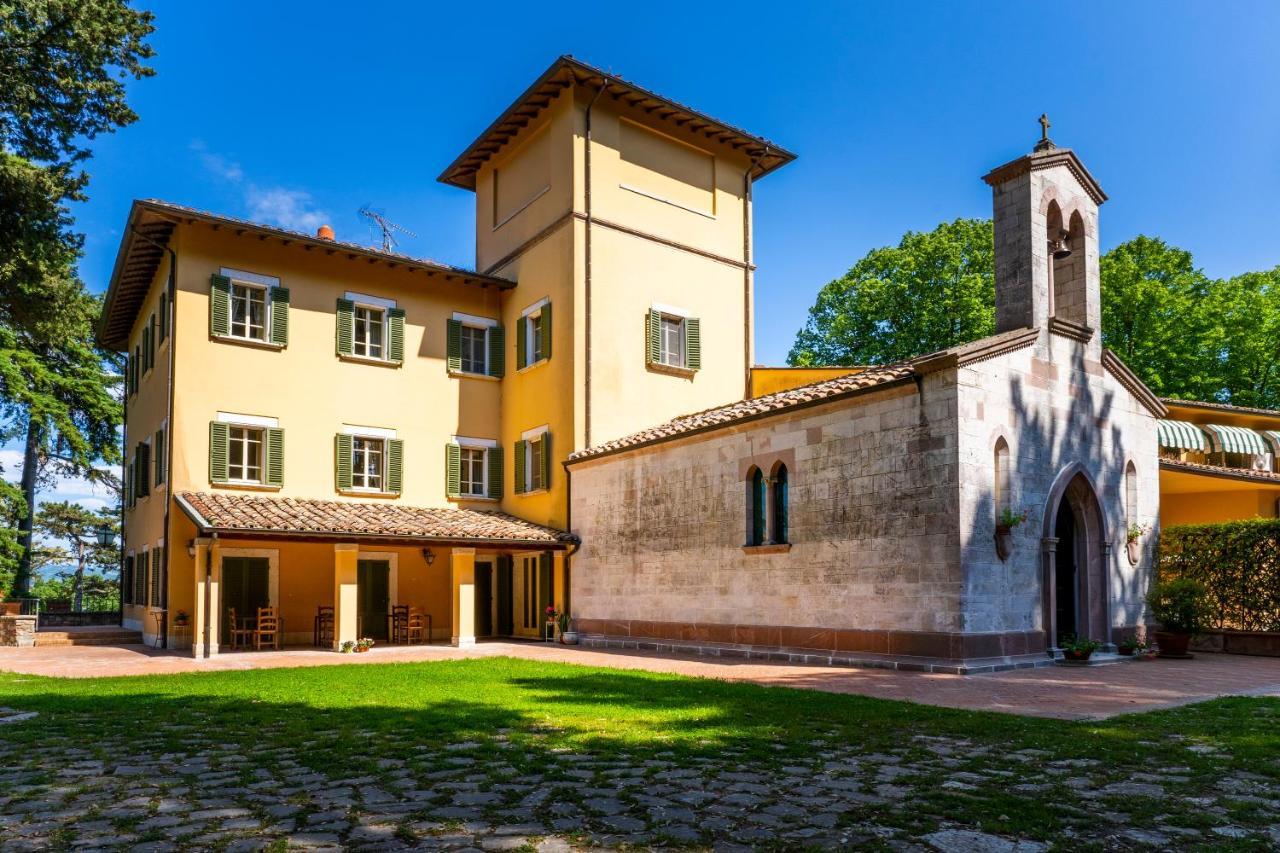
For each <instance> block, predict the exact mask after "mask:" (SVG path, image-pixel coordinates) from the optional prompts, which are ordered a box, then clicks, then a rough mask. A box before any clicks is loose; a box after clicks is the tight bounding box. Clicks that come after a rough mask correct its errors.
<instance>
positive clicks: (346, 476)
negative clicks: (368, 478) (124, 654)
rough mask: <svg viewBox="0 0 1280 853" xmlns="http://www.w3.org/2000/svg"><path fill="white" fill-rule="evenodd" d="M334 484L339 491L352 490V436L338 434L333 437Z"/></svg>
mask: <svg viewBox="0 0 1280 853" xmlns="http://www.w3.org/2000/svg"><path fill="white" fill-rule="evenodd" d="M333 471H334V475H333V477H334V484H335V485H336V486H337V487H338V491H340V492H345V491H347V490H348V489H350V488H351V436H349V435H343V434H342V433H338V434H337V435H335V436H334V437H333Z"/></svg>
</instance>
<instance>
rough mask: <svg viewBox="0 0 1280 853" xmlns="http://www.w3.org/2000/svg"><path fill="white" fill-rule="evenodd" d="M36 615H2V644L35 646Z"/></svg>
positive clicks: (0, 618)
mask: <svg viewBox="0 0 1280 853" xmlns="http://www.w3.org/2000/svg"><path fill="white" fill-rule="evenodd" d="M35 644H36V617H35V616H0V646H34V645H35Z"/></svg>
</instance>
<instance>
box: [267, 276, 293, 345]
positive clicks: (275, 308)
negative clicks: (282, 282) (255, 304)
mask: <svg viewBox="0 0 1280 853" xmlns="http://www.w3.org/2000/svg"><path fill="white" fill-rule="evenodd" d="M270 299H271V335H270V339H271V343H273V344H275V345H276V346H280V347H284V346H288V344H289V288H287V287H273V288H271V289H270Z"/></svg>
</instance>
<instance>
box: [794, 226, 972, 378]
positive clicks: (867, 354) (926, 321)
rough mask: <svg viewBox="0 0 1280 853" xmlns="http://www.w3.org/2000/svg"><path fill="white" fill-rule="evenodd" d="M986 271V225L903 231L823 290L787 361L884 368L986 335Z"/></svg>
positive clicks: (873, 250) (803, 363)
mask: <svg viewBox="0 0 1280 853" xmlns="http://www.w3.org/2000/svg"><path fill="white" fill-rule="evenodd" d="M993 266H994V262H993V249H992V231H991V221H990V220H987V219H957V220H956V221H954V222H944V223H942V224H941V225H939V226H938V227H937V228H935V229H933V230H932V231H923V232H917V231H909V232H907V234H906V235H905V236H904V237H903V238H902V241H901V242H900V243H898V245H897V246H886V247H884V248H881V249H872V250H871V251H870V252H868V253H867V255H866V257H864V258H863V259H862V260H860V261H858V262H857V263H856V264H854V265H853V267H852V268H851V269H850V270H849V271H848V272H847V273H845V274H844V276H842V277H841V278H838V279H836V280H835V281H833V282H831V283H830V284H828V285H827V286H826V287H824V288H822V290H821V292H819V294H818V301H817V303H816V304H815V305H814V306H813V308H811V309H810V310H809V322H808V324H807V325H806V326H805V327H804V329H803V330H801V332H800V334H799V335H798V336H797V337H796V342H795V346H793V347H792V348H791V354H790V356H789V358H788V361H789V362H790V363H791V364H793V365H824V364H826V365H833V364H887V363H891V362H895V361H901V360H903V359H907V358H911V357H912V356H916V355H922V354H923V353H927V352H933V351H934V350H939V349H943V348H945V347H949V346H952V345H954V344H959V343H964V342H965V341H972V340H976V339H977V338H981V337H983V336H985V335H989V334H991V332H992V330H993V329H994V328H995V318H994V314H993V306H994V305H995V279H994V275H993V272H992V270H993Z"/></svg>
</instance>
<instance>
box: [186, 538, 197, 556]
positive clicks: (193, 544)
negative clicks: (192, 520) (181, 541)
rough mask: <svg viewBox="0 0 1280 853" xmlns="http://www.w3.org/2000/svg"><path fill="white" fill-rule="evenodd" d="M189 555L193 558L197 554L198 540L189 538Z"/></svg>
mask: <svg viewBox="0 0 1280 853" xmlns="http://www.w3.org/2000/svg"><path fill="white" fill-rule="evenodd" d="M187 556H188V557H191V558H192V559H194V558H195V556H196V540H194V539H188V540H187Z"/></svg>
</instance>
